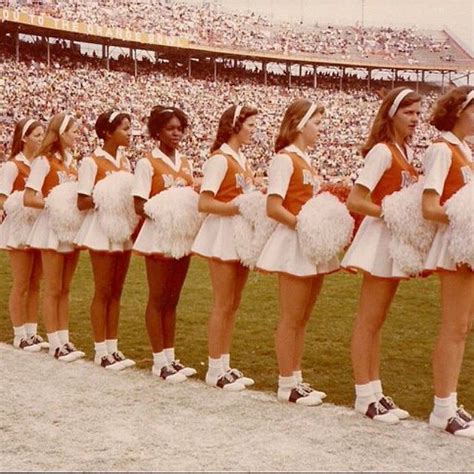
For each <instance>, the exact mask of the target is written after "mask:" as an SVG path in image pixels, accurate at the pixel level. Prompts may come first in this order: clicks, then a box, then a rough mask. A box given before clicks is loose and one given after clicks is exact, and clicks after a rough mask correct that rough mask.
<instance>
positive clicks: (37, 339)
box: [29, 334, 49, 350]
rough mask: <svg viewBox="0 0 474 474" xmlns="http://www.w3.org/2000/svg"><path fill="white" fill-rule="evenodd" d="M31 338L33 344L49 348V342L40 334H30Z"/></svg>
mask: <svg viewBox="0 0 474 474" xmlns="http://www.w3.org/2000/svg"><path fill="white" fill-rule="evenodd" d="M29 340H30V341H31V343H32V344H38V345H39V346H40V347H41V349H45V350H48V349H49V342H47V341H45V340H44V339H43V338H42V337H41V336H40V335H38V334H35V335H33V336H30V338H29Z"/></svg>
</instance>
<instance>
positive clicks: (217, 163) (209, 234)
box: [192, 143, 254, 261]
mask: <svg viewBox="0 0 474 474" xmlns="http://www.w3.org/2000/svg"><path fill="white" fill-rule="evenodd" d="M203 173H204V177H203V181H202V185H201V192H203V191H210V192H212V193H213V194H214V197H215V199H217V200H218V201H221V202H230V201H232V200H233V199H234V198H236V197H237V196H239V195H240V194H243V193H247V192H250V191H253V190H254V181H253V172H252V170H251V168H250V165H249V164H248V162H247V160H246V158H245V156H244V155H243V154H242V153H240V152H239V153H236V152H235V151H234V150H233V149H232V148H231V147H230V146H229V145H228V144H227V143H224V144H223V145H222V146H221V147H220V148H219V150H216V152H214V153H213V154H212V155H211V157H210V158H209V159H208V160H207V161H206V163H205V165H204V167H203ZM192 251H193V253H195V254H197V255H201V256H203V257H207V258H216V259H219V260H223V261H239V257H238V255H237V252H236V250H235V245H234V233H233V228H232V217H231V216H220V215H217V214H209V215H208V216H207V217H206V218H205V220H204V222H203V224H202V226H201V229H200V230H199V232H198V235H197V236H196V239H195V240H194V243H193V246H192Z"/></svg>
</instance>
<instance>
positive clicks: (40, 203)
mask: <svg viewBox="0 0 474 474" xmlns="http://www.w3.org/2000/svg"><path fill="white" fill-rule="evenodd" d="M23 204H24V205H25V207H34V208H35V209H44V199H43V197H42V196H41V193H39V192H38V191H35V190H34V189H31V188H25V194H24V195H23Z"/></svg>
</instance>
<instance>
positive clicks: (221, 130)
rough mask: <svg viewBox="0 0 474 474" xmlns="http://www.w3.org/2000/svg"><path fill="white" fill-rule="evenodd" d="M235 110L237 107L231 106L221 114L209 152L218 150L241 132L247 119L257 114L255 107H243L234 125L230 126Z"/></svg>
mask: <svg viewBox="0 0 474 474" xmlns="http://www.w3.org/2000/svg"><path fill="white" fill-rule="evenodd" d="M236 108H237V105H233V106H232V107H229V108H228V109H227V110H226V111H225V112H224V113H223V114H222V116H221V118H220V120H219V126H218V128H217V134H216V139H215V140H214V143H213V145H212V147H211V152H213V151H216V150H218V149H219V148H220V147H221V146H222V145H223V144H224V143H227V142H228V141H229V139H230V137H231V136H232V135H233V134H234V133H239V132H240V130H242V125H243V124H244V122H245V121H246V120H247V119H248V118H249V117H253V116H254V115H257V114H258V110H257V109H256V108H255V107H249V106H247V105H244V106H243V107H242V110H241V111H240V114H239V116H238V117H237V120H236V121H235V125H234V126H232V120H233V119H234V114H235V110H236Z"/></svg>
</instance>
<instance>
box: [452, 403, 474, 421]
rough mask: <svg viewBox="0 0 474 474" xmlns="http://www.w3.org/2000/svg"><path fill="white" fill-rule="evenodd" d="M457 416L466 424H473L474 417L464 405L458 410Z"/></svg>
mask: <svg viewBox="0 0 474 474" xmlns="http://www.w3.org/2000/svg"><path fill="white" fill-rule="evenodd" d="M456 414H457V415H458V416H459V418H461V419H462V420H464V421H465V422H466V423H470V424H472V423H473V419H472V415H471V414H470V413H469V412H468V411H467V410H466V409H465V408H464V406H463V405H460V406H459V407H458V409H457V410H456Z"/></svg>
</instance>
